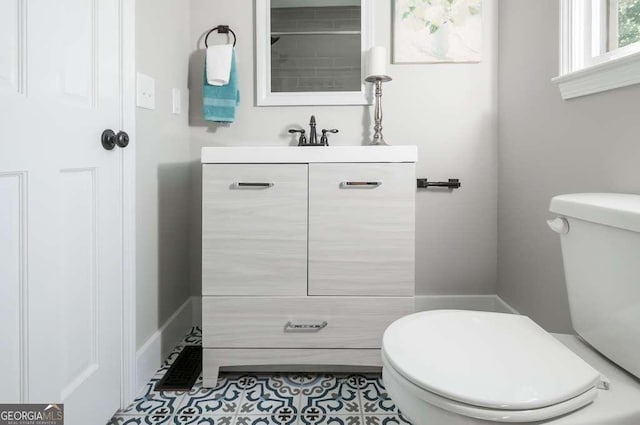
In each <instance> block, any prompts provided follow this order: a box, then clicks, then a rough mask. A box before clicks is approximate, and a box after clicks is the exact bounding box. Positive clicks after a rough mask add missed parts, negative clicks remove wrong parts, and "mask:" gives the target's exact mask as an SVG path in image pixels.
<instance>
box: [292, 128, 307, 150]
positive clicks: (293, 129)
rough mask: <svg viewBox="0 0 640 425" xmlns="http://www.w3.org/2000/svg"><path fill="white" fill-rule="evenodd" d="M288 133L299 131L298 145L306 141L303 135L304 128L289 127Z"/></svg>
mask: <svg viewBox="0 0 640 425" xmlns="http://www.w3.org/2000/svg"><path fill="white" fill-rule="evenodd" d="M289 133H291V134H293V133H300V138H299V139H298V146H302V145H304V144H306V143H307V136H305V135H304V133H305V131H304V129H299V130H298V129H295V128H291V129H289Z"/></svg>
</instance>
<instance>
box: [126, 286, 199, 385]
mask: <svg viewBox="0 0 640 425" xmlns="http://www.w3.org/2000/svg"><path fill="white" fill-rule="evenodd" d="M192 326H193V299H192V298H191V297H190V298H188V299H187V301H185V302H184V304H182V305H181V306H180V307H179V308H178V309H177V310H176V312H175V313H173V314H172V315H171V317H169V319H168V320H167V321H166V322H165V323H164V324H163V325H162V326H161V327H160V329H158V330H157V331H155V332H154V333H153V335H151V337H150V338H149V339H147V341H146V342H145V343H144V344H143V345H142V347H140V349H139V350H138V351H137V352H136V390H137V391H136V394H138V393H140V391H141V390H142V388H143V387H144V386H145V384H146V383H147V382H149V380H150V379H151V378H152V377H153V375H155V373H156V371H157V370H158V369H159V368H160V366H161V365H162V362H163V360H164V359H165V358H166V357H167V356H168V355H169V353H171V351H172V350H173V349H174V348H175V346H176V344H178V342H180V340H181V339H182V338H183V337H184V336H185V334H186V333H187V332H188V331H189V329H191V327H192Z"/></svg>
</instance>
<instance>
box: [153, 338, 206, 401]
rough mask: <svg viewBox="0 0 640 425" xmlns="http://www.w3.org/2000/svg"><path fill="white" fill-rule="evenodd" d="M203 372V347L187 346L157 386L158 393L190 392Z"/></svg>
mask: <svg viewBox="0 0 640 425" xmlns="http://www.w3.org/2000/svg"><path fill="white" fill-rule="evenodd" d="M201 371H202V347H200V346H197V345H187V346H185V347H184V348H183V349H182V351H181V352H180V354H178V358H176V360H175V361H174V362H173V364H172V365H171V367H169V370H167V373H165V374H164V376H163V377H162V379H161V380H160V381H158V383H157V384H156V390H157V391H188V390H190V389H191V387H193V384H195V382H196V380H197V379H198V376H200V372H201Z"/></svg>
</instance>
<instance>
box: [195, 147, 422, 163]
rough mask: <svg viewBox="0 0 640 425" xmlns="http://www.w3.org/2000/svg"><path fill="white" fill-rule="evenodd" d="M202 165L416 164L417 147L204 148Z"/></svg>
mask: <svg viewBox="0 0 640 425" xmlns="http://www.w3.org/2000/svg"><path fill="white" fill-rule="evenodd" d="M201 158H202V163H203V164H292V163H293V164H295V163H305V164H306V163H319V162H416V161H417V160H418V148H417V146H409V145H406V146H300V147H298V146H241V147H205V148H202V157H201Z"/></svg>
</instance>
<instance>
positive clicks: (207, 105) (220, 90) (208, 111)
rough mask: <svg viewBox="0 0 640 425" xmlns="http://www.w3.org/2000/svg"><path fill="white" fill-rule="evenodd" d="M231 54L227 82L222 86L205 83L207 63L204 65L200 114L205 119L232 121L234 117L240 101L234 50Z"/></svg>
mask: <svg viewBox="0 0 640 425" xmlns="http://www.w3.org/2000/svg"><path fill="white" fill-rule="evenodd" d="M231 55H232V56H231V74H230V75H229V84H226V85H224V86H212V85H209V84H208V83H207V64H206V63H205V65H204V73H203V76H204V78H203V84H202V115H203V117H204V119H205V120H207V121H214V122H233V121H234V120H235V119H236V106H238V104H239V103H240V91H239V90H238V70H237V68H236V52H235V51H234V52H233V53H232V54H231Z"/></svg>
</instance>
